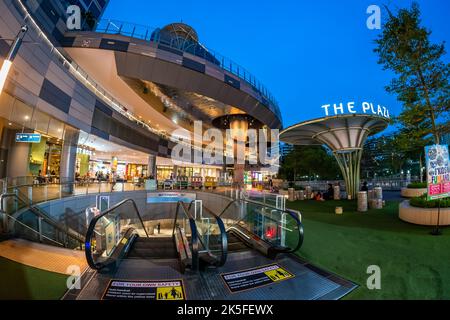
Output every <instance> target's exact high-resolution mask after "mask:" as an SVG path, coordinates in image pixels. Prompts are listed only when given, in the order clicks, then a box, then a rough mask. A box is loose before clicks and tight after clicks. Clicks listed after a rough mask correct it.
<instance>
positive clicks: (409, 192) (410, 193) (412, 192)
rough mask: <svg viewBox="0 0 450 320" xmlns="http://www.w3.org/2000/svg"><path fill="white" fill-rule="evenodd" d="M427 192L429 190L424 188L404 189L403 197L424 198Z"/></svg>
mask: <svg viewBox="0 0 450 320" xmlns="http://www.w3.org/2000/svg"><path fill="white" fill-rule="evenodd" d="M427 192H428V190H427V189H426V188H423V189H410V188H402V197H403V198H417V197H420V196H423V195H424V194H425V193H427Z"/></svg>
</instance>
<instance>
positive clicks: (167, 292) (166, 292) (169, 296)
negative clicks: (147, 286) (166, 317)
mask: <svg viewBox="0 0 450 320" xmlns="http://www.w3.org/2000/svg"><path fill="white" fill-rule="evenodd" d="M156 300H184V295H183V288H182V287H181V286H177V287H162V288H157V289H156Z"/></svg>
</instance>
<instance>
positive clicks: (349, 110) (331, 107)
mask: <svg viewBox="0 0 450 320" xmlns="http://www.w3.org/2000/svg"><path fill="white" fill-rule="evenodd" d="M321 108H322V109H323V111H324V113H325V116H326V117H329V116H337V115H342V114H358V113H359V114H372V115H374V116H379V117H383V118H387V119H390V118H391V115H390V113H389V110H388V109H387V108H386V107H384V106H382V105H379V104H374V103H371V102H366V101H364V102H362V103H360V104H357V103H356V102H354V101H351V102H347V103H342V102H340V103H330V104H325V105H323V106H321Z"/></svg>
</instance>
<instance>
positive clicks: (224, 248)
mask: <svg viewBox="0 0 450 320" xmlns="http://www.w3.org/2000/svg"><path fill="white" fill-rule="evenodd" d="M203 209H204V210H206V211H208V214H210V215H212V216H213V217H214V218H215V219H216V221H217V225H218V227H219V230H220V240H221V242H220V243H221V245H222V250H221V254H220V260H219V263H218V264H217V266H218V267H221V266H223V265H224V264H225V262H226V261H227V256H228V236H227V230H226V228H225V224H224V223H223V220H222V219H221V218H220V217H219V216H218V215H217V214H215V213H214V212H213V211H211V210H210V209H208V208H207V207H205V206H203Z"/></svg>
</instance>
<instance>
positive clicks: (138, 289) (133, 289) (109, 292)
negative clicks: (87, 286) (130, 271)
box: [102, 280, 186, 300]
mask: <svg viewBox="0 0 450 320" xmlns="http://www.w3.org/2000/svg"><path fill="white" fill-rule="evenodd" d="M185 298H186V295H185V293H184V286H183V281H182V280H168V281H158V280H146V281H131V280H129V281H120V280H111V281H110V282H109V285H108V288H107V289H106V291H105V293H104V294H103V298H102V299H103V300H185Z"/></svg>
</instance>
